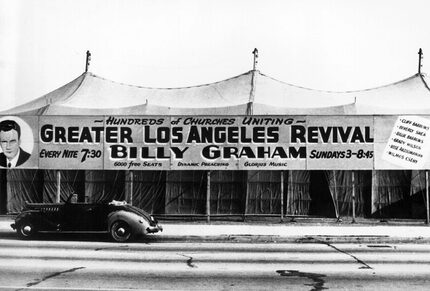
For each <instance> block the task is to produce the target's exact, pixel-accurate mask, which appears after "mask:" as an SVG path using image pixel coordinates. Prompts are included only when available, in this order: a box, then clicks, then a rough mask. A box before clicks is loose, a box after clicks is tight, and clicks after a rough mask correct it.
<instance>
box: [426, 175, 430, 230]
mask: <svg viewBox="0 0 430 291" xmlns="http://www.w3.org/2000/svg"><path fill="white" fill-rule="evenodd" d="M426 214H427V215H426V224H427V225H428V224H429V223H430V212H429V171H428V170H426Z"/></svg>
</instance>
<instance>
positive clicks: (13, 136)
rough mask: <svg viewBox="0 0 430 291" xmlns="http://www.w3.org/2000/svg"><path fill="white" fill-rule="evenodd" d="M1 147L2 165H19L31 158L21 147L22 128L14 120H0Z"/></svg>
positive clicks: (6, 166) (10, 166)
mask: <svg viewBox="0 0 430 291" xmlns="http://www.w3.org/2000/svg"><path fill="white" fill-rule="evenodd" d="M0 147H1V149H2V152H1V153H0V167H5V168H14V167H18V166H20V165H22V164H23V163H25V162H26V161H27V160H28V159H29V158H30V154H29V153H27V152H26V151H24V150H23V149H22V148H21V128H20V126H19V124H18V123H17V122H16V121H14V120H3V121H2V122H0Z"/></svg>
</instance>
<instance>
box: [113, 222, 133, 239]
mask: <svg viewBox="0 0 430 291" xmlns="http://www.w3.org/2000/svg"><path fill="white" fill-rule="evenodd" d="M110 234H111V236H112V238H113V239H114V240H115V241H117V242H125V241H128V240H129V239H130V238H131V237H132V235H133V233H132V231H131V227H130V226H129V225H128V224H127V223H126V222H124V221H115V222H114V223H113V224H112V227H111V230H110Z"/></svg>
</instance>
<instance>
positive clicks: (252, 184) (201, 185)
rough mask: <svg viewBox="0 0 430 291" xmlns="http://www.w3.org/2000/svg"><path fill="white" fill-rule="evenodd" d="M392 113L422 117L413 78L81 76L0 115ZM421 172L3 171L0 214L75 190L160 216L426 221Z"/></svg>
mask: <svg viewBox="0 0 430 291" xmlns="http://www.w3.org/2000/svg"><path fill="white" fill-rule="evenodd" d="M400 114H401V115H427V114H429V115H430V89H429V86H428V83H427V82H426V77H425V75H424V74H422V73H421V72H419V73H417V74H414V75H412V76H410V77H409V78H406V79H404V80H401V81H399V82H395V83H392V84H388V85H385V86H380V87H376V88H371V89H366V90H357V91H346V92H330V91H321V90H313V89H308V88H303V87H299V86H295V85H292V84H288V83H285V82H282V81H279V80H276V79H274V78H271V77H270V76H267V75H265V74H262V73H261V72H259V71H258V70H251V71H249V72H246V73H244V74H242V75H239V76H236V77H232V78H229V79H226V80H223V81H219V82H215V83H211V84H205V85H198V86H191V87H183V88H149V87H143V86H133V85H127V84H122V83H117V82H114V81H110V80H107V79H104V78H102V77H100V76H97V75H95V74H93V73H90V72H84V73H83V74H82V75H80V76H79V77H77V78H76V79H74V80H73V81H71V82H69V83H67V84H65V85H64V86H62V87H60V88H58V89H56V90H54V91H52V92H50V93H48V94H46V95H44V96H42V97H40V98H37V99H35V100H33V101H31V102H29V103H26V104H23V105H20V106H17V107H15V108H12V109H9V110H6V111H3V112H0V115H2V116H45V115H46V116H94V115H96V116H97V115H100V116H106V115H119V116H142V115H148V116H177V115H184V116H195V115H201V116H241V115H243V116H247V115H260V116H261V115H269V116H277V115H283V116H285V115H287V116H288V115H306V116H312V115H315V116H320V115H322V116H357V115H360V116H361V115H363V116H365V115H372V116H375V115H400ZM354 172H355V173H354ZM424 173H425V171H423V170H359V171H352V170H264V169H263V170H246V171H222V170H216V171H209V172H208V171H203V170H189V171H185V170H176V171H175V170H171V171H164V170H163V171H155V170H147V171H143V170H142V171H122V170H63V169H58V170H42V169H13V170H1V174H0V187H1V195H0V210H1V212H2V213H14V212H17V211H19V210H20V209H21V207H22V206H23V204H24V201H31V202H54V201H55V200H57V199H58V197H59V196H57V195H58V191H60V199H61V200H64V198H65V196H66V195H67V194H68V193H70V192H75V193H78V195H79V200H80V201H84V200H87V201H101V200H107V199H116V200H128V202H130V203H132V204H133V205H136V206H139V207H141V208H143V209H146V210H148V211H149V212H152V213H154V214H156V215H158V216H160V217H170V216H180V217H185V216H192V217H199V216H202V217H206V216H207V214H208V210H209V212H210V214H211V217H217V216H222V217H226V216H240V217H244V216H258V215H263V216H279V215H282V217H284V216H285V215H287V216H306V217H309V216H318V217H333V218H340V217H351V216H353V215H354V217H355V216H356V217H362V218H424V217H425V203H424V202H425V199H424V193H425V175H424ZM354 174H355V175H354ZM352 176H354V178H353V177H352ZM209 181H210V183H209ZM208 185H209V188H210V189H209V191H208V189H207V187H208ZM58 186H60V188H58ZM208 193H209V194H208ZM353 197H354V198H353ZM208 199H209V200H210V201H209V202H210V203H209V204H208V203H207V202H208V201H207V200H208ZM207 205H210V206H209V209H208V208H207ZM353 208H354V211H353ZM353 212H354V213H353Z"/></svg>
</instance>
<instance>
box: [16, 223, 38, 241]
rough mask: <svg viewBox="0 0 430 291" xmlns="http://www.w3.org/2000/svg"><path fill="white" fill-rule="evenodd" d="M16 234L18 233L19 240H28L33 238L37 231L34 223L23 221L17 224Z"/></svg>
mask: <svg viewBox="0 0 430 291" xmlns="http://www.w3.org/2000/svg"><path fill="white" fill-rule="evenodd" d="M16 232H17V233H18V236H19V237H20V238H22V239H29V238H32V237H34V235H35V234H36V233H37V229H36V226H35V225H34V223H31V222H30V221H28V220H25V221H22V222H21V223H20V224H19V226H18V228H17V229H16Z"/></svg>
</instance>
